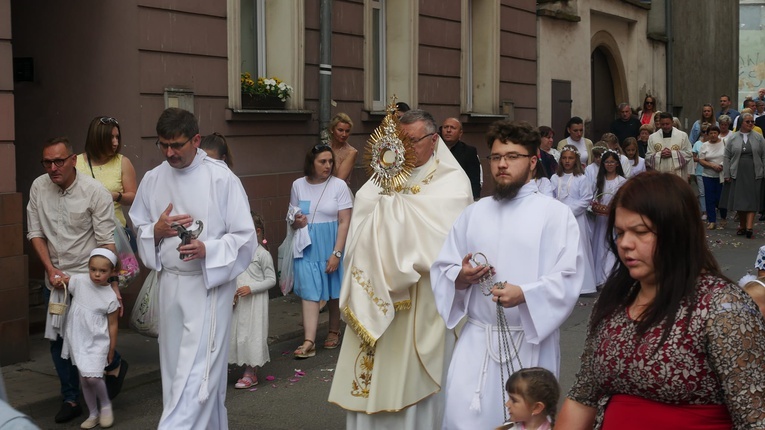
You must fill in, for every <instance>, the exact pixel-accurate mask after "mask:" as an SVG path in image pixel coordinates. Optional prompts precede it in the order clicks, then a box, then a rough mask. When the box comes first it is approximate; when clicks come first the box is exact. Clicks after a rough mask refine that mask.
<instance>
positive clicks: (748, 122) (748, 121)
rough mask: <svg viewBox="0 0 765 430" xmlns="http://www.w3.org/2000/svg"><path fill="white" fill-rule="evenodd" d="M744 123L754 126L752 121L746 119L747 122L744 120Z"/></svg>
mask: <svg viewBox="0 0 765 430" xmlns="http://www.w3.org/2000/svg"><path fill="white" fill-rule="evenodd" d="M744 123H745V124H754V121H752V120H751V119H747V120H744Z"/></svg>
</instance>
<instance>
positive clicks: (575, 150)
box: [560, 145, 580, 156]
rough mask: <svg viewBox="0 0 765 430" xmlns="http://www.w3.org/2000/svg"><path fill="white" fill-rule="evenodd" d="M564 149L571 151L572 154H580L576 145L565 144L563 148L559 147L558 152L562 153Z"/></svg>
mask: <svg viewBox="0 0 765 430" xmlns="http://www.w3.org/2000/svg"><path fill="white" fill-rule="evenodd" d="M566 151H571V152H573V153H574V154H576V155H577V156H579V155H580V154H579V150H578V149H577V148H576V146H573V145H566V146H564V147H563V148H561V150H560V153H561V154H563V153H564V152H566Z"/></svg>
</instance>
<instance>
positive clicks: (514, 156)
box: [486, 152, 533, 163]
mask: <svg viewBox="0 0 765 430" xmlns="http://www.w3.org/2000/svg"><path fill="white" fill-rule="evenodd" d="M521 157H527V158H528V157H533V155H531V154H519V153H517V152H508V153H507V154H501V155H500V154H491V155H489V156H487V157H486V159H487V160H489V161H491V162H492V163H499V160H506V161H508V162H509V161H513V160H517V159H519V158H521Z"/></svg>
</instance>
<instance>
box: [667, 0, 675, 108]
mask: <svg viewBox="0 0 765 430" xmlns="http://www.w3.org/2000/svg"><path fill="white" fill-rule="evenodd" d="M664 25H665V32H666V34H667V52H666V54H667V112H669V113H671V114H672V116H674V115H675V113H674V112H673V108H674V104H675V91H674V88H673V85H674V83H673V81H674V79H673V71H672V70H673V69H672V57H673V49H672V45H673V42H672V0H664Z"/></svg>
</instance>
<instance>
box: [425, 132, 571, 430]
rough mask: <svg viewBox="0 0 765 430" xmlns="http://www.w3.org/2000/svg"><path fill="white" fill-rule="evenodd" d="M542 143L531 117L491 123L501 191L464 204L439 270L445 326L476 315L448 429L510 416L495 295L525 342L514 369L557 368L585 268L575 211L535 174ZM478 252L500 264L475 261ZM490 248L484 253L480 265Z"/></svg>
mask: <svg viewBox="0 0 765 430" xmlns="http://www.w3.org/2000/svg"><path fill="white" fill-rule="evenodd" d="M539 141H540V137H539V134H538V133H537V132H536V131H534V130H533V129H532V128H531V126H529V125H528V124H525V123H514V122H509V121H498V122H495V123H494V124H492V126H491V127H490V129H489V132H488V133H487V143H488V145H489V148H490V149H491V155H489V160H490V161H491V173H492V177H493V179H494V190H495V191H494V195H493V197H492V198H489V197H485V198H483V199H481V200H479V201H478V202H477V203H475V204H473V205H471V206H469V207H468V208H467V209H465V210H464V211H463V212H462V214H461V215H460V216H459V218H458V219H457V221H456V222H455V224H454V226H453V227H452V229H451V232H450V233H449V236H448V237H447V238H446V242H445V243H444V246H443V248H442V249H441V253H440V255H439V256H438V258H437V259H436V262H435V263H434V264H433V266H432V268H431V279H432V287H433V294H434V296H435V299H436V306H437V307H438V311H439V313H440V314H441V316H442V317H443V319H444V321H445V322H446V326H447V328H449V329H451V328H454V327H455V326H456V325H457V323H459V322H460V321H461V320H462V319H463V318H464V317H465V316H467V317H468V319H467V324H466V325H465V327H464V329H463V330H462V332H461V334H460V337H459V340H458V341H457V345H456V348H455V350H454V355H453V357H452V362H451V365H450V367H449V372H448V376H447V378H446V413H445V416H444V423H443V428H445V429H446V428H448V429H475V428H495V427H497V426H498V425H500V424H501V423H502V422H503V409H504V405H503V401H502V398H503V397H502V394H503V390H504V382H505V381H503V380H502V379H503V378H502V377H501V376H502V374H501V371H500V363H499V362H498V361H497V351H499V349H500V348H499V346H498V345H497V343H498V339H497V331H496V330H497V303H499V304H500V305H502V306H503V307H504V309H503V311H504V315H505V319H506V320H507V324H508V326H509V327H510V330H511V335H512V341H513V344H514V345H515V348H517V353H516V352H515V351H514V349H515V348H512V347H511V351H512V352H511V355H512V356H513V360H512V366H513V367H514V369H515V370H518V369H519V368H521V367H534V366H541V367H544V368H546V369H548V370H550V371H551V372H553V373H554V374H555V375H558V369H559V367H560V344H559V333H558V328H559V327H560V326H561V324H563V322H564V321H565V320H566V318H567V317H568V315H569V314H570V313H571V311H572V310H573V308H574V305H575V304H576V301H577V298H578V297H579V292H580V291H581V289H582V282H583V278H584V275H583V274H584V272H585V268H584V260H583V258H582V250H581V248H580V245H579V227H578V225H577V223H576V219H575V218H574V215H573V214H572V213H571V210H570V209H568V207H567V206H565V205H564V204H562V203H560V202H559V201H557V200H555V199H552V198H550V197H547V196H544V195H542V194H541V193H540V192H539V190H538V189H537V186H536V183H535V181H533V180H532V172H533V171H534V167H535V166H536V164H537V162H538V160H537V157H536V154H537V149H538V148H539ZM477 253H481V254H483V256H485V258H486V260H487V263H488V264H490V265H491V266H493V268H491V269H490V268H489V267H487V266H483V265H474V264H472V263H471V258H472V257H473V256H475V255H477ZM483 256H477V257H476V258H477V259H478V263H484V261H483ZM489 270H494V271H495V273H494V277H493V280H492V281H491V283H490V285H489V286H488V287H486V288H482V286H481V285H479V279H481V277H483V276H484V275H486V274H487V273H488V272H489ZM495 282H496V284H495ZM491 284H494V285H493V286H492V285H491ZM489 288H491V292H490V293H489ZM487 294H488V295H487ZM488 342H491V345H489V344H488ZM508 376H509V375H507V374H505V375H504V378H507V377H508Z"/></svg>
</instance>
